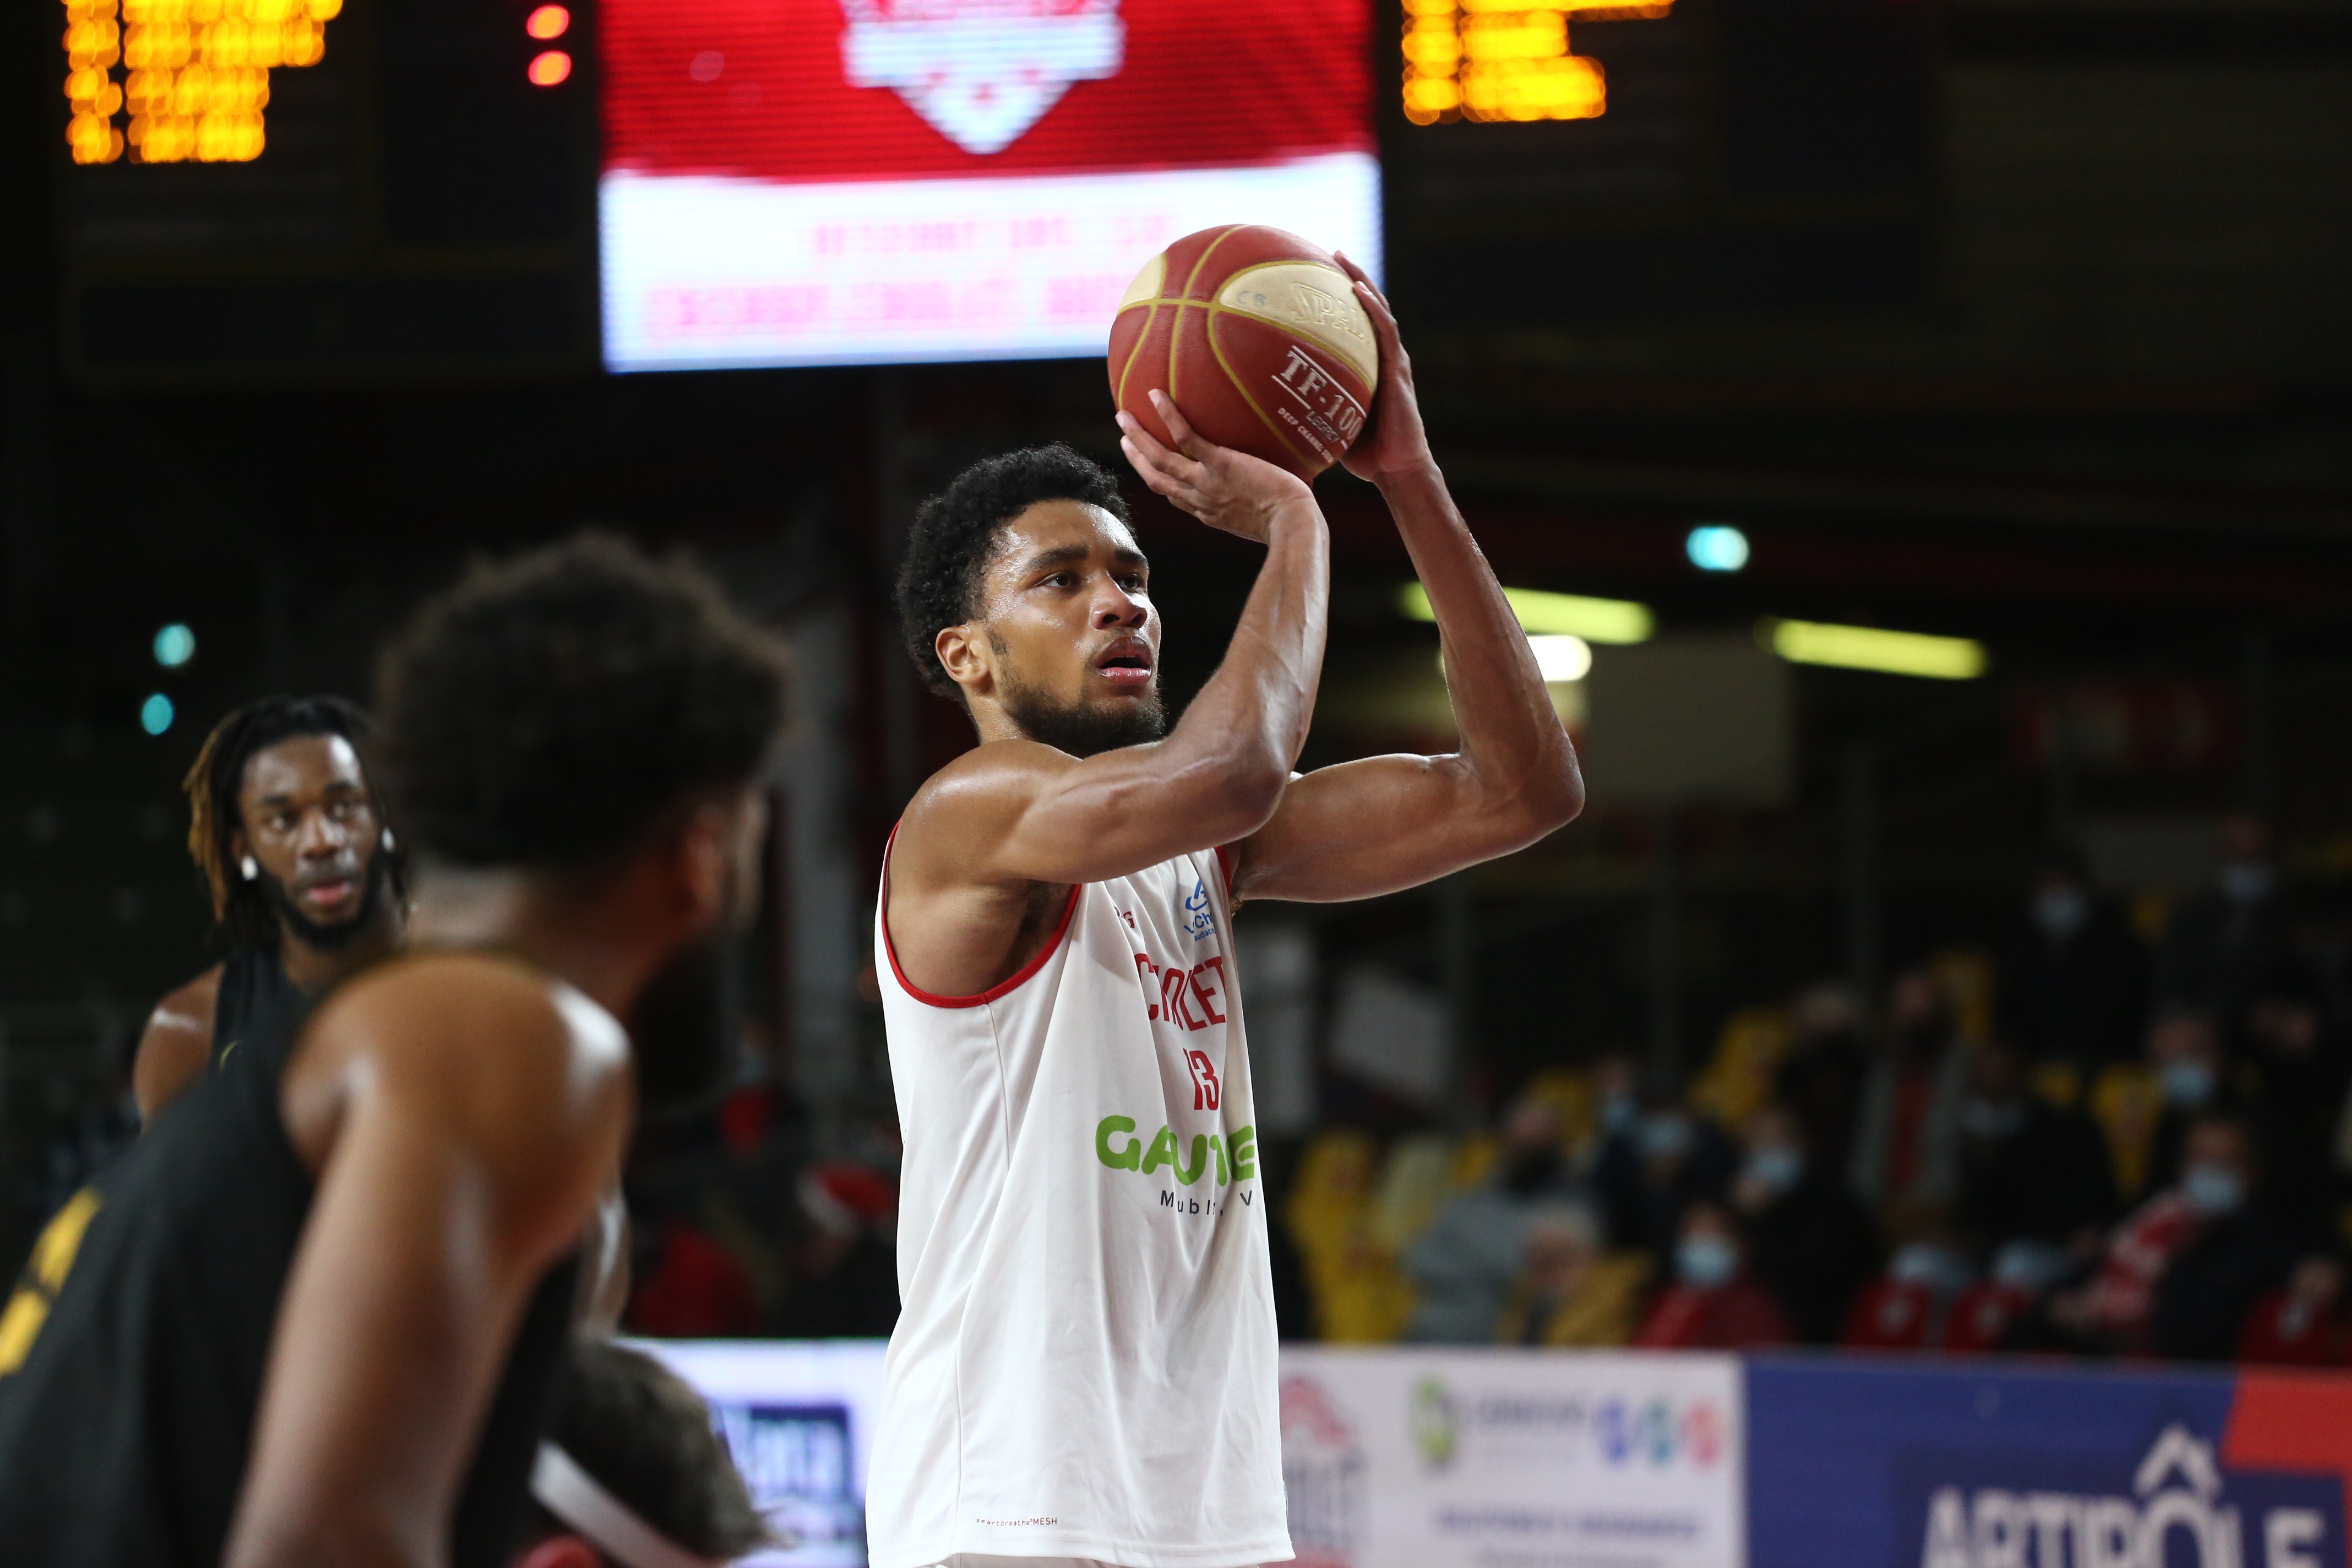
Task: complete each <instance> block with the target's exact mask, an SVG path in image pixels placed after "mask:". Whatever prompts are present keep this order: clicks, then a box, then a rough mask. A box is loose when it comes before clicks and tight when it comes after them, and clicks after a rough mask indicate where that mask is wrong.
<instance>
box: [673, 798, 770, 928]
mask: <svg viewBox="0 0 2352 1568" xmlns="http://www.w3.org/2000/svg"><path fill="white" fill-rule="evenodd" d="M750 810H751V806H750V805H749V803H748V802H746V801H744V800H742V799H740V797H737V796H733V795H730V796H729V797H727V798H725V799H720V800H705V801H701V802H699V803H698V804H697V805H695V807H694V809H693V810H691V811H689V812H688V813H687V815H686V819H685V821H683V822H681V823H680V824H679V825H678V829H677V840H676V841H675V843H674V844H673V845H672V847H671V853H672V855H673V856H674V857H675V860H674V870H675V874H676V877H677V888H678V890H679V892H680V894H681V895H682V900H681V901H682V902H683V903H684V904H685V906H686V914H687V920H688V924H689V925H691V926H695V927H701V926H704V925H708V924H709V922H710V921H713V920H715V919H717V918H718V917H719V914H720V913H721V912H723V910H725V907H726V903H727V894H728V889H730V887H731V886H732V885H733V883H734V881H735V862H736V860H737V859H738V858H740V853H741V842H742V837H743V834H744V831H745V823H744V816H746V814H747V813H749V812H750Z"/></svg>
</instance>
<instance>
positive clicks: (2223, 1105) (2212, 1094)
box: [2130, 1007, 2239, 1197]
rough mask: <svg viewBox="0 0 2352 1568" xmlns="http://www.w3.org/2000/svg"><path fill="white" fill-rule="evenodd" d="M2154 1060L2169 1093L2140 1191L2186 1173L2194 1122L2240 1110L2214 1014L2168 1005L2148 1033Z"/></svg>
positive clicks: (2165, 1093)
mask: <svg viewBox="0 0 2352 1568" xmlns="http://www.w3.org/2000/svg"><path fill="white" fill-rule="evenodd" d="M2147 1060H2148V1065H2149V1066H2150V1067H2153V1068H2155V1069H2156V1073H2157V1082H2158V1088H2159V1089H2160V1090H2161V1092H2162V1094H2163V1097H2164V1109H2163V1110H2162V1111H2161V1112H2159V1113H2158V1118H2157V1122H2156V1129H2155V1131H2154V1132H2153V1133H2152V1134H2151V1135H2150V1138H2149V1143H2148V1152H2147V1160H2146V1162H2145V1163H2144V1166H2143V1169H2144V1170H2145V1172H2146V1175H2145V1176H2144V1177H2143V1178H2142V1181H2141V1184H2140V1190H2139V1193H2138V1194H2130V1195H2137V1196H2142V1197H2145V1196H2147V1194H2151V1193H2158V1192H2162V1191H2163V1190H2164V1189H2165V1188H2167V1187H2169V1186H2171V1185H2172V1184H2174V1183H2175V1182H2176V1181H2178V1180H2179V1176H2180V1161H2181V1146H2182V1142H2183V1141H2184V1140H2185V1139H2186V1138H2187V1136H2188V1132H2189V1124H2190V1123H2191V1122H2193V1121H2196V1120H2197V1119H2198V1118H2199V1117H2200V1116H2202V1115H2204V1114H2206V1113H2207V1112H2209V1111H2215V1110H2237V1109H2239V1107H2238V1105H2237V1096H2236V1094H2235V1092H2234V1088H2233V1086H2232V1085H2231V1083H2230V1082H2229V1079H2228V1077H2227V1074H2226V1072H2225V1070H2224V1069H2225V1068H2226V1067H2227V1061H2226V1058H2224V1057H2223V1055H2222V1051H2221V1036H2220V1034H2219V1033H2218V1032H2217V1031H2216V1030H2215V1029H2214V1026H2213V1019H2212V1017H2211V1016H2210V1014H2205V1013H2200V1012H2197V1011H2194V1010H2192V1009H2189V1008H2179V1007H2173V1008H2167V1009H2165V1010H2164V1011H2163V1012H2161V1013H2159V1014H2158V1016H2157V1020H2156V1022H2155V1023H2154V1024H2153V1025H2151V1026H2149V1028H2148V1032H2147Z"/></svg>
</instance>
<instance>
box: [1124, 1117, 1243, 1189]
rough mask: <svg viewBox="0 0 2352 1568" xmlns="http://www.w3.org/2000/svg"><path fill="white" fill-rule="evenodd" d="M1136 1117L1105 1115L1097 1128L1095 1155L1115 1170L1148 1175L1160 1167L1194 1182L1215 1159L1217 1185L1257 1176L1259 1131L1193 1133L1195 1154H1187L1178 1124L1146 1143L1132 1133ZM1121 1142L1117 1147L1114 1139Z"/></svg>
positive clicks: (1162, 1128) (1240, 1128) (1165, 1129)
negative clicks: (1177, 1139)
mask: <svg viewBox="0 0 2352 1568" xmlns="http://www.w3.org/2000/svg"><path fill="white" fill-rule="evenodd" d="M1134 1131H1135V1119H1134V1118H1133V1117H1131V1116H1106V1117H1104V1118H1103V1119H1102V1121H1100V1122H1099V1123H1097V1125H1096V1127H1095V1157H1096V1158H1097V1159H1099V1160H1100V1161H1101V1162H1102V1163H1104V1164H1106V1165H1108V1166H1109V1167H1110V1168H1111V1169H1112V1170H1114V1171H1137V1172H1140V1173H1142V1174H1144V1175H1147V1176H1148V1175H1150V1174H1151V1173H1153V1172H1155V1171H1157V1170H1159V1169H1160V1167H1161V1166H1162V1165H1165V1166H1167V1167H1168V1168H1169V1169H1170V1170H1171V1171H1173V1172H1175V1173H1176V1179H1177V1180H1178V1181H1180V1182H1181V1183H1183V1184H1185V1185H1186V1186H1188V1187H1189V1186H1191V1185H1192V1184H1193V1183H1195V1182H1197V1181H1199V1180H1200V1179H1201V1178H1202V1176H1203V1175H1204V1174H1206V1173H1208V1171H1209V1169H1210V1165H1211V1163H1212V1162H1214V1163H1215V1167H1216V1173H1217V1185H1219V1186H1221V1187H1222V1186H1224V1185H1226V1184H1229V1183H1233V1182H1245V1181H1247V1180H1249V1179H1250V1178H1251V1177H1252V1176H1255V1175H1256V1174H1257V1129H1256V1128H1255V1127H1237V1128H1235V1129H1234V1131H1232V1132H1231V1133H1228V1134H1223V1135H1220V1134H1218V1133H1215V1132H1195V1133H1193V1134H1192V1157H1191V1158H1190V1159H1189V1160H1188V1159H1186V1158H1185V1157H1184V1150H1183V1147H1182V1146H1181V1144H1180V1143H1178V1142H1177V1141H1176V1131H1175V1129H1174V1128H1171V1127H1166V1126H1163V1127H1161V1128H1160V1131H1159V1132H1158V1133H1157V1134H1156V1135H1154V1137H1153V1138H1152V1140H1151V1142H1150V1143H1149V1144H1146V1143H1145V1142H1143V1140H1142V1139H1140V1138H1137V1137H1134V1136H1132V1134H1133V1133H1134ZM1114 1138H1117V1139H1120V1140H1123V1142H1120V1143H1119V1144H1118V1146H1117V1147H1116V1148H1114V1147H1113V1146H1112V1143H1111V1140H1112V1139H1114Z"/></svg>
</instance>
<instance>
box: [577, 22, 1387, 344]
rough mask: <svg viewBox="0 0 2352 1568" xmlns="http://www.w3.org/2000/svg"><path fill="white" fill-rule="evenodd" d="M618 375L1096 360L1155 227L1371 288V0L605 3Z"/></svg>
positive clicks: (1376, 172) (1160, 234)
mask: <svg viewBox="0 0 2352 1568" xmlns="http://www.w3.org/2000/svg"><path fill="white" fill-rule="evenodd" d="M600 17H601V27H602V42H603V49H602V57H603V82H604V87H603V90H604V168H603V174H602V177H601V181H600V187H599V195H598V226H599V230H600V237H601V243H602V250H603V258H602V268H603V294H604V358H605V363H607V364H608V365H609V366H610V367H611V368H613V369H614V370H619V371H637V370H680V369H695V368H715V367H729V366H754V365H793V364H844V363H890V362H915V361H933V360H955V359H1010V358H1047V357H1060V356H1078V355H1091V354H1100V353H1103V352H1104V345H1105V342H1106V340H1107V338H1108V332H1109V330H1110V321H1111V317H1112V314H1113V313H1114V311H1115V310H1116V308H1117V305H1118V298H1119V295H1120V294H1121V292H1122V291H1123V290H1124V289H1126V287H1127V284H1128V282H1129V279H1131V278H1133V276H1134V275H1135V273H1136V271H1137V269H1138V268H1140V267H1141V266H1142V265H1143V263H1144V262H1145V261H1146V260H1148V259H1149V258H1150V257H1151V256H1152V255H1153V254H1155V253H1156V252H1158V251H1159V250H1160V249H1161V248H1162V247H1165V246H1166V245H1167V244H1168V243H1169V242H1170V241H1171V240H1172V239H1175V238H1177V237H1180V236H1181V235H1185V234H1189V233H1191V232H1192V231H1193V230H1195V229H1201V228H1206V227H1209V226H1212V225H1215V224H1221V223H1265V224H1272V225H1275V226H1279V227H1282V228H1286V229H1289V230H1291V231H1293V232H1294V233H1297V234H1300V235H1303V236H1305V237H1308V238H1310V239H1313V240H1315V241H1317V242H1318V243H1319V244H1322V245H1326V246H1329V247H1334V248H1338V249H1342V250H1345V251H1347V252H1348V253H1349V255H1350V256H1352V257H1354V258H1356V259H1357V260H1359V261H1360V262H1361V263H1362V264H1363V265H1364V266H1365V267H1366V268H1368V269H1369V270H1370V271H1372V272H1373V273H1374V274H1375V275H1376V276H1377V275H1378V274H1379V272H1380V241H1381V226H1380V164H1379V160H1378V158H1377V156H1376V153H1375V151H1374V142H1373V132H1372V96H1373V95H1372V83H1371V78H1370V28H1371V5H1370V0H1281V3H1280V4H1276V5H1267V4H1265V3H1264V0H604V5H602V6H601V7H600Z"/></svg>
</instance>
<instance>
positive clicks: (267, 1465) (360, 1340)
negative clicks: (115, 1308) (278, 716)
mask: <svg viewBox="0 0 2352 1568" xmlns="http://www.w3.org/2000/svg"><path fill="white" fill-rule="evenodd" d="M420 969H431V970H435V971H437V972H438V973H432V974H430V975H422V976H420V975H419V974H418V973H416V971H418V970H420ZM452 971H470V973H452ZM403 972H406V973H403ZM419 979H423V980H424V981H425V984H423V985H419V984H415V982H416V981H418V980H419ZM600 1033H601V1034H604V1035H605V1036H607V1037H605V1038H602V1039H599V1038H595V1037H594V1036H596V1035H598V1034H600ZM625 1052H626V1047H625V1042H624V1041H622V1040H621V1039H620V1038H619V1037H618V1031H617V1030H616V1029H613V1028H611V1027H610V1026H609V1021H607V1022H606V1024H605V1026H604V1028H603V1029H602V1030H599V1029H596V1028H593V1027H589V1028H583V1027H580V1026H578V1022H577V1021H576V1020H570V1019H567V1017H566V1016H564V1014H563V1013H562V1011H560V1010H559V1009H558V1007H557V1006H556V1005H554V1004H553V1002H552V1000H551V996H550V994H549V992H548V989H547V986H546V984H545V982H544V981H543V980H539V979H537V978H536V977H533V976H530V975H529V974H528V973H525V972H523V971H521V970H520V968H519V967H518V966H516V965H513V964H509V963H496V962H494V961H487V960H479V959H453V958H439V959H428V960H419V961H413V962H412V963H407V964H402V965H397V966H395V967H394V969H393V970H392V971H391V972H389V973H380V974H379V976H377V977H374V978H373V979H370V980H367V981H362V983H361V984H359V985H357V986H354V987H352V989H351V990H350V991H347V992H346V993H345V994H341V995H339V996H338V997H337V998H336V999H335V1001H334V1003H333V1004H332V1005H331V1008H330V1010H329V1011H328V1012H326V1013H324V1014H322V1015H321V1016H320V1019H319V1020H318V1021H317V1023H316V1025H314V1027H313V1030H312V1032H311V1034H310V1036H309V1037H306V1039H305V1041H304V1045H303V1049H302V1052H301V1054H300V1055H299V1056H298V1058H297V1059H296V1061H295V1063H294V1065H293V1067H292V1068H290V1069H289V1074H288V1079H287V1087H286V1091H285V1098H286V1100H287V1110H288V1125H289V1131H292V1132H294V1134H295V1142H296V1144H297V1148H298V1149H299V1150H300V1151H302V1152H303V1153H304V1155H305V1158H306V1159H311V1158H318V1162H319V1188H318V1194H317V1196H316V1198H315V1200H314V1201H313V1204H312V1206H311V1211H310V1219H309V1221H308V1223H307V1225H306V1226H305V1227H304V1231H303V1237H302V1241H301V1245H300V1247H299V1250H298V1252H297V1254H296V1256H295V1260H294V1265H293V1268H292V1270H291V1272H290V1274H289V1278H288V1281H287V1287H286V1291H285V1295H284V1298H283V1300H282V1301H281V1304H280V1308H279V1314H278V1327H277V1331H276V1334H275V1336H274V1338H273V1341H272V1343H271V1349H270V1361H269V1368H268V1374H267V1376H266V1378H265V1381H264V1384H263V1389H262V1397H261V1405H260V1410H259V1413H258V1416H257V1422H256V1426H255V1436H254V1446H253V1457H252V1460H251V1463H250V1465H249V1466H248V1468H247V1475H246V1484H245V1489H244V1493H243V1496H242V1497H241V1499H240V1501H239V1505H238V1510H237V1516H236V1523H235V1525H234V1527H233V1529H232V1531H231V1535H230V1545H229V1550H228V1553H227V1559H226V1560H227V1562H228V1563H230V1564H232V1565H233V1568H262V1565H269V1568H278V1565H280V1564H288V1565H290V1564H294V1563H329V1562H331V1563H370V1564H374V1563H401V1564H419V1565H422V1564H427V1563H439V1562H441V1561H443V1560H444V1559H445V1557H446V1531H447V1530H448V1524H449V1515H450V1510H451V1509H452V1507H453V1506H454V1503H455V1500H456V1496H457V1489H458V1486H459V1484H460V1480H461V1478H462V1476H463V1474H464V1471H465V1468H466V1466H467V1463H468V1462H469V1460H470V1458H471V1456H472V1453H473V1450H474V1446H475V1443H476V1441H477V1439H478V1436H479V1430H480V1426H481V1423H482V1421H483V1419H484V1418H485V1415H486V1412H487V1411H488V1405H489V1402H490V1399H491V1396H492V1394H493V1393H494V1391H495V1389H496V1386H497V1384H498V1382H499V1377H500V1375H501V1373H502V1371H503V1369H504V1366H505V1363H506V1358H507V1355H508V1352H509V1348H510V1346H511V1343H512V1342H513V1338H514V1335H515V1333H516V1331H517V1329H518V1326H519V1324H520V1321H521V1317H522V1314H523V1312H524V1310H525V1309H526V1308H527V1306H528V1304H529V1301H530V1297H531V1295H532V1293H533V1291H534V1290H535V1289H537V1287H538V1284H539V1281H540V1280H541V1278H542V1277H543V1276H544V1274H545V1272H546V1270H547V1268H549V1267H550V1265H551V1263H552V1262H553V1261H554V1259H555V1258H558V1257H559V1256H560V1255H561V1254H562V1251H563V1250H564V1249H565V1248H567V1247H572V1246H575V1245H576V1244H577V1242H578V1239H579V1237H580V1235H581V1232H582V1228H583V1226H584V1225H585V1224H586V1223H587V1221H588V1219H589V1217H590V1215H592V1214H593V1211H594V1209H595V1205H596V1203H597V1199H598V1196H599V1194H601V1193H602V1192H603V1191H604V1190H605V1188H606V1187H607V1186H608V1185H609V1184H610V1183H611V1182H612V1181H613V1179H614V1173H615V1170H616V1167H617V1164H618V1161H619V1156H620V1151H621V1146H622V1142H623V1140H624V1138H625V1132H626V1127H627V1122H628V1102H629V1090H628V1085H627V1067H626V1055H625ZM321 1129H324V1132H323V1134H322V1133H321V1131H320V1130H321ZM322 1135H323V1136H324V1138H325V1140H326V1147H325V1148H324V1150H323V1152H322V1156H321V1153H320V1151H319V1150H318V1149H317V1148H316V1145H317V1143H318V1142H319V1140H320V1137H321V1136H322Z"/></svg>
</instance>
